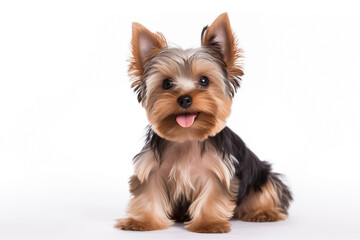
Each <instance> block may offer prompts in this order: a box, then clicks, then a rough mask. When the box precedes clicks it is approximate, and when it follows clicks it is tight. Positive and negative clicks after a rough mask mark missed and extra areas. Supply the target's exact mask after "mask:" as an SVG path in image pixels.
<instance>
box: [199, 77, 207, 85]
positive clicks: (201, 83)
mask: <svg viewBox="0 0 360 240" xmlns="http://www.w3.org/2000/svg"><path fill="white" fill-rule="evenodd" d="M199 83H200V85H201V86H203V87H206V86H207V85H209V79H208V78H207V77H205V76H201V77H200V78H199Z"/></svg>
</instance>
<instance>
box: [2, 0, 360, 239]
mask: <svg viewBox="0 0 360 240" xmlns="http://www.w3.org/2000/svg"><path fill="white" fill-rule="evenodd" d="M225 11H227V12H229V16H230V21H231V24H232V27H233V29H234V31H235V32H236V34H237V36H238V38H239V41H240V45H241V47H242V48H243V49H244V51H245V56H246V58H245V76H244V78H243V83H242V87H241V89H240V90H239V92H238V94H237V95H236V97H235V99H234V104H233V112H232V115H231V116H230V118H229V121H228V125H229V126H230V127H231V128H232V129H233V130H234V131H235V132H237V133H238V134H239V135H240V136H241V137H242V138H243V140H244V141H245V142H246V143H247V144H248V146H249V147H250V148H251V149H252V150H253V151H254V152H255V153H256V154H257V155H258V156H259V157H260V158H261V159H264V160H268V161H270V162H272V163H273V166H274V169H275V171H277V172H281V173H284V174H285V175H286V176H287V182H288V183H289V185H290V186H291V188H292V190H293V193H294V198H295V201H294V203H293V204H292V206H291V208H290V216H289V219H288V220H286V221H284V222H277V223H258V224H257V223H244V222H240V221H232V224H233V226H232V232H231V233H229V234H225V235H221V236H219V235H202V234H194V233H190V232H188V231H186V230H185V229H184V228H183V225H182V224H176V225H175V226H174V227H171V228H170V229H168V230H165V231H156V232H145V233H139V232H124V231H120V230H117V229H114V228H113V227H112V225H113V224H114V223H115V222H114V219H116V218H119V217H124V214H125V209H126V203H127V202H128V200H129V198H130V195H129V193H128V184H127V182H128V178H129V177H130V176H131V174H132V171H133V167H132V162H131V159H132V157H133V156H134V155H135V154H136V153H137V152H138V151H139V150H140V149H141V147H142V144H143V138H142V135H143V134H144V128H145V126H146V125H147V120H146V116H145V112H144V110H143V109H142V108H141V107H140V105H139V104H138V103H137V100H136V96H135V94H133V93H132V90H131V89H130V83H129V80H128V77H127V72H126V70H127V62H126V60H127V58H128V56H129V42H130V36H131V22H132V21H137V22H140V23H142V24H144V25H145V26H146V27H148V28H149V29H150V30H152V31H161V32H163V33H164V35H165V36H166V37H167V39H168V41H169V42H170V43H174V44H177V45H179V46H181V47H184V48H189V47H198V46H199V45H200V33H201V30H202V28H203V26H205V25H207V24H210V23H211V22H212V21H213V20H214V19H215V18H216V17H217V16H218V15H219V14H220V13H222V12H225ZM359 13H360V7H359V6H357V5H356V3H355V1H354V2H349V1H339V2H332V1H309V2H306V1H299V2H291V1H248V2H244V1H232V2H229V1H224V0H223V1H204V2H201V1H163V2H158V1H144V2H137V1H136V2H135V1H131V3H130V2H125V1H97V2H94V1H24V2H20V1H1V3H0V239H4V240H10V239H46V240H49V239H86V240H90V239H101V240H105V239H136V238H138V239H201V238H203V239H217V238H219V237H221V238H223V239H231V238H234V239H235V238H236V239H359V238H360V229H359V228H360V223H359V214H360V207H359V206H360V204H359V202H360V193H359V189H360V177H359V174H358V173H359V167H360V164H359V161H360V154H359V149H360V124H359V122H360V107H359V102H360V83H359V80H360V70H359V69H360V47H359V45H360V31H359V22H360V14H359Z"/></svg>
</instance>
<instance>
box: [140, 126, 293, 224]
mask: <svg viewBox="0 0 360 240" xmlns="http://www.w3.org/2000/svg"><path fill="white" fill-rule="evenodd" d="M168 143H169V141H168V140H166V139H164V138H162V137H160V136H159V135H157V134H156V133H155V132H154V131H153V130H152V129H151V127H148V130H147V136H146V144H145V146H144V148H143V150H142V151H141V153H139V154H138V155H136V156H135V158H134V159H135V161H136V159H137V157H138V156H139V155H140V154H142V152H144V151H146V150H152V151H153V152H154V157H155V159H156V161H158V162H159V164H161V162H162V160H163V159H162V158H163V155H162V153H163V152H164V150H165V148H166V146H167V144H168ZM206 143H209V144H211V145H212V146H213V147H214V148H215V149H217V151H218V152H219V153H220V154H221V155H222V157H223V159H224V161H225V160H226V159H230V157H231V156H233V157H235V159H236V161H235V162H234V163H233V164H234V165H235V169H236V171H235V176H236V177H237V178H238V179H239V181H240V185H239V191H238V197H237V205H239V204H241V202H242V201H243V200H244V198H245V197H246V195H247V194H248V193H249V191H250V190H254V191H261V187H262V186H263V185H264V184H265V183H266V182H267V181H268V180H269V178H272V181H273V182H274V183H275V184H277V185H278V188H276V189H279V191H281V192H278V196H279V198H280V202H281V206H279V207H281V208H283V209H284V211H285V212H286V210H287V208H288V207H289V202H290V201H291V200H292V196H291V192H290V190H289V189H288V187H287V186H286V185H285V184H283V183H282V182H281V180H280V179H279V174H276V173H272V172H271V165H270V164H269V163H267V162H265V161H260V160H259V158H258V157H257V156H256V155H255V154H254V153H253V152H252V151H251V150H250V149H249V148H247V147H246V145H245V143H244V142H243V141H242V140H241V138H240V137H239V136H238V135H236V134H235V133H234V132H233V131H232V130H231V129H230V128H228V127H225V128H224V129H223V130H222V131H221V132H219V133H218V134H217V135H215V136H213V137H209V138H208V139H207V140H205V141H204V142H203V145H202V146H203V147H202V152H204V151H206V147H205V146H206ZM188 206H189V202H187V201H185V200H183V199H179V201H178V204H177V206H176V207H177V208H178V210H179V212H178V214H176V213H175V214H174V219H176V220H181V219H178V216H180V215H181V214H182V213H186V209H187V208H188Z"/></svg>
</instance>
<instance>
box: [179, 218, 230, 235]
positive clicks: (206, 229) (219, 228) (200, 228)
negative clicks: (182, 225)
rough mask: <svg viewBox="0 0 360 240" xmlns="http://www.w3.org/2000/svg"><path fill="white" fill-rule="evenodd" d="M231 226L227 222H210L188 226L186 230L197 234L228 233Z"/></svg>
mask: <svg viewBox="0 0 360 240" xmlns="http://www.w3.org/2000/svg"><path fill="white" fill-rule="evenodd" d="M230 226H231V224H230V223H229V222H227V221H221V222H210V223H201V224H189V225H188V226H187V227H186V228H187V229H188V230H189V231H191V232H197V233H228V232H230V230H231V229H230Z"/></svg>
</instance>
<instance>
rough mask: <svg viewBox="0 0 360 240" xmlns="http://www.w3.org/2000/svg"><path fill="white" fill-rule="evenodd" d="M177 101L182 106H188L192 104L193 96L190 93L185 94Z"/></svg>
mask: <svg viewBox="0 0 360 240" xmlns="http://www.w3.org/2000/svg"><path fill="white" fill-rule="evenodd" d="M177 101H178V103H179V105H180V107H182V108H188V107H190V106H191V103H192V98H191V96H189V95H184V96H180V97H179V98H178V100H177Z"/></svg>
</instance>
